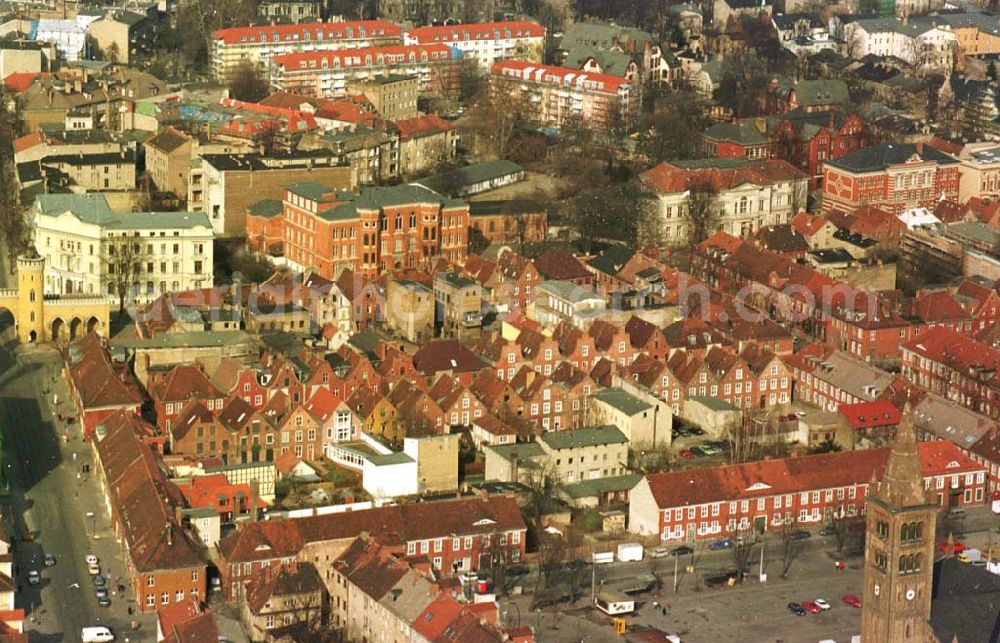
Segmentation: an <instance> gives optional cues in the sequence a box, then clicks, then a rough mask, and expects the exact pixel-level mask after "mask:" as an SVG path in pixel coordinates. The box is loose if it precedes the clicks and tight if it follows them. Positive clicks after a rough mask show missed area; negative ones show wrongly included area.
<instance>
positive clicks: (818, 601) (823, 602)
mask: <svg viewBox="0 0 1000 643" xmlns="http://www.w3.org/2000/svg"><path fill="white" fill-rule="evenodd" d="M813 603H816V606H817V607H819V608H820V609H821V610H823V611H824V612H825V611H826V610H828V609H830V603H829V602H827V601H826V600H824V599H822V598H814V599H813Z"/></svg>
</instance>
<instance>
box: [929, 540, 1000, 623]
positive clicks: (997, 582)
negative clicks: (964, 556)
mask: <svg viewBox="0 0 1000 643" xmlns="http://www.w3.org/2000/svg"><path fill="white" fill-rule="evenodd" d="M932 592H933V595H932V599H931V618H930V625H931V629H932V630H933V631H934V634H936V635H937V640H939V641H953V640H955V639H956V638H957V640H958V641H997V640H1000V576H998V575H996V574H992V573H990V572H989V571H987V570H986V569H984V568H981V567H975V566H973V565H968V564H965V563H962V562H959V560H958V559H957V558H943V559H941V560H939V561H937V562H936V563H934V585H933V590H932Z"/></svg>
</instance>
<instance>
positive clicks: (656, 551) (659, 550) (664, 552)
mask: <svg viewBox="0 0 1000 643" xmlns="http://www.w3.org/2000/svg"><path fill="white" fill-rule="evenodd" d="M669 555H670V548H669V547H655V548H653V549H650V550H649V557H650V558H664V557H666V556H669Z"/></svg>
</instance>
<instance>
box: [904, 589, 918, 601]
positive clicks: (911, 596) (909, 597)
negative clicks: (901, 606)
mask: <svg viewBox="0 0 1000 643" xmlns="http://www.w3.org/2000/svg"><path fill="white" fill-rule="evenodd" d="M916 595H917V593H916V592H915V591H913V590H912V589H908V590H906V600H908V601H912V600H913V599H914V597H915V596H916Z"/></svg>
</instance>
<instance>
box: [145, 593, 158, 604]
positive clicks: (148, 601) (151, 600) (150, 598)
mask: <svg viewBox="0 0 1000 643" xmlns="http://www.w3.org/2000/svg"><path fill="white" fill-rule="evenodd" d="M154 605H156V596H154V595H152V594H146V607H153V606H154Z"/></svg>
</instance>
